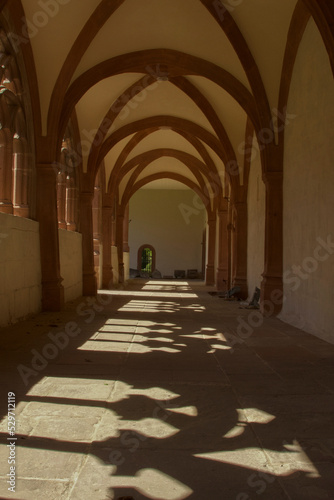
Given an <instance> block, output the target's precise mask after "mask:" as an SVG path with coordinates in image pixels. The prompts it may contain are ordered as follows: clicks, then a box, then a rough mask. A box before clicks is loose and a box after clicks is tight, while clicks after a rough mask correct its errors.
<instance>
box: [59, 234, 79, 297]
mask: <svg viewBox="0 0 334 500" xmlns="http://www.w3.org/2000/svg"><path fill="white" fill-rule="evenodd" d="M58 233H59V254H60V275H61V277H62V278H63V280H64V281H63V282H62V285H63V287H64V294H65V302H69V301H70V300H74V299H76V298H78V297H81V296H82V235H81V234H80V233H75V232H73V231H67V230H66V229H58Z"/></svg>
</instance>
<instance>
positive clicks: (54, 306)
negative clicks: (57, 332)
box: [42, 280, 65, 312]
mask: <svg viewBox="0 0 334 500" xmlns="http://www.w3.org/2000/svg"><path fill="white" fill-rule="evenodd" d="M64 303H65V298H64V287H63V285H62V284H61V281H60V280H59V281H56V282H53V281H51V282H50V281H48V282H42V310H43V311H50V312H57V311H61V310H62V309H63V308H64Z"/></svg>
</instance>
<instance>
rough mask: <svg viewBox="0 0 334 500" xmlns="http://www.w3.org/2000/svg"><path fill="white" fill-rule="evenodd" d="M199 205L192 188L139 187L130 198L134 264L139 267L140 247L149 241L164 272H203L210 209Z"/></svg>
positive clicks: (130, 229) (131, 244)
mask: <svg viewBox="0 0 334 500" xmlns="http://www.w3.org/2000/svg"><path fill="white" fill-rule="evenodd" d="M194 201H195V202H194ZM198 207H199V205H198V197H197V196H196V194H195V193H194V192H193V191H191V190H190V189H184V190H163V189H142V190H139V191H138V192H137V193H136V194H135V195H134V196H133V197H132V199H131V201H130V220H131V223H130V225H129V246H130V267H131V268H133V269H137V252H138V249H139V248H140V247H141V246H142V245H144V244H149V245H152V246H153V247H154V248H155V250H156V268H157V269H158V270H159V271H160V272H161V273H162V275H165V276H172V275H173V274H174V270H176V269H184V270H185V271H187V269H198V271H199V272H201V269H202V244H201V243H202V238H203V228H204V225H205V217H206V211H205V209H204V207H203V208H198Z"/></svg>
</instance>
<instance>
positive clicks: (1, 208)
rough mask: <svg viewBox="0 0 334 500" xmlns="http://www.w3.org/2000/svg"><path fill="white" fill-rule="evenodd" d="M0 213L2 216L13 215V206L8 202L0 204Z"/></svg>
mask: <svg viewBox="0 0 334 500" xmlns="http://www.w3.org/2000/svg"><path fill="white" fill-rule="evenodd" d="M0 212H1V213H3V214H8V215H13V205H12V203H10V202H6V201H1V202H0Z"/></svg>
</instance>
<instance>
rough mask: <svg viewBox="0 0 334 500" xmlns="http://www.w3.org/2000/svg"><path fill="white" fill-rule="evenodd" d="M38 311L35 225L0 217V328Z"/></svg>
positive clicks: (38, 280)
mask: <svg viewBox="0 0 334 500" xmlns="http://www.w3.org/2000/svg"><path fill="white" fill-rule="evenodd" d="M40 310H41V258H40V243H39V224H38V223H37V222H35V221H32V220H30V219H24V218H22V217H15V216H13V215H6V214H3V213H0V326H5V325H8V324H10V323H15V322H16V321H18V320H20V319H24V318H25V317H27V316H28V315H30V314H36V313H38V312H40Z"/></svg>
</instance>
